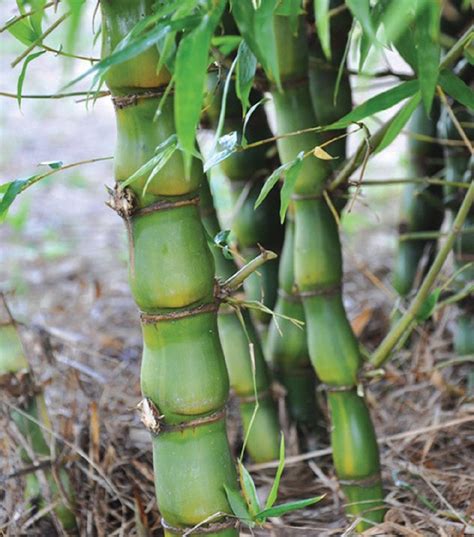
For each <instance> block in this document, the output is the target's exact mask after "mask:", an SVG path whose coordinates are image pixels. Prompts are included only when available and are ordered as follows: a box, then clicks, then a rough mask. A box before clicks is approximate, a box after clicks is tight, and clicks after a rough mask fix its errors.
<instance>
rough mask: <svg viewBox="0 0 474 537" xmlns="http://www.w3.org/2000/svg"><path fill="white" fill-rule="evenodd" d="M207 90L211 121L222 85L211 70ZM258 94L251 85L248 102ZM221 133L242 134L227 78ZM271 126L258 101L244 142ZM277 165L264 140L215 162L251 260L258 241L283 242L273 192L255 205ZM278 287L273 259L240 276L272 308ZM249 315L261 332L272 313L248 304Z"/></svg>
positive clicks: (265, 134)
mask: <svg viewBox="0 0 474 537" xmlns="http://www.w3.org/2000/svg"><path fill="white" fill-rule="evenodd" d="M209 89H210V92H209V94H210V95H213V97H212V100H211V101H210V103H209V105H208V107H207V116H208V118H209V120H210V122H211V124H212V125H213V126H214V127H215V126H216V125H217V123H218V119H219V113H220V109H221V104H222V95H223V85H222V83H219V84H218V82H217V76H216V75H215V74H210V75H209ZM262 99H263V94H262V93H261V92H259V91H257V90H255V89H253V90H252V91H251V92H250V96H249V100H250V104H251V105H254V104H256V103H258V102H259V101H261V100H262ZM225 106H226V114H225V118H224V128H223V132H224V133H229V132H236V133H237V137H238V139H239V141H240V140H241V138H242V125H243V114H242V106H241V103H240V100H239V99H238V97H237V94H236V90H235V83H234V81H230V84H229V91H228V94H227V98H226V101H225ZM271 136H272V132H271V130H270V127H269V125H268V120H267V116H266V113H265V109H264V107H263V106H262V105H261V106H259V107H258V108H257V109H256V110H255V111H254V112H253V114H252V116H251V118H250V120H249V121H248V124H247V126H246V130H245V137H246V140H247V143H249V144H251V143H252V142H256V141H258V140H262V139H266V138H270V137H271ZM277 165H278V156H277V154H276V148H275V145H274V144H270V145H268V144H266V145H262V146H259V147H255V148H252V149H247V150H245V151H241V152H237V153H234V154H233V155H231V156H230V157H229V158H227V159H226V160H224V161H223V162H222V163H221V164H220V169H221V170H222V172H223V173H224V175H225V176H226V177H227V178H228V179H229V183H230V189H231V198H232V206H233V210H234V212H233V219H232V223H231V229H232V232H233V233H234V235H235V237H236V239H237V243H238V246H239V248H240V250H241V253H242V255H243V257H244V258H245V259H246V260H250V259H252V258H254V257H255V256H256V255H258V254H259V245H262V246H263V247H264V248H267V249H269V250H272V251H274V252H276V253H279V252H280V250H281V247H282V242H283V226H282V225H281V223H280V219H279V196H278V192H276V191H275V192H272V193H271V194H270V195H269V196H268V198H267V199H266V200H265V201H264V202H263V203H262V204H261V205H260V206H259V207H258V208H257V209H256V210H255V209H254V205H255V201H256V199H257V197H258V194H259V192H260V190H261V188H262V184H263V181H264V180H265V178H266V177H268V175H269V173H271V171H272V170H273V169H274V168H275V167H276V166H277ZM277 288H278V260H273V261H269V262H267V263H265V265H263V266H262V267H261V268H260V269H259V270H258V272H256V273H254V274H252V275H251V276H250V277H249V278H248V279H247V280H246V281H245V291H246V295H247V298H248V300H255V301H261V302H262V303H263V304H264V305H265V306H267V307H268V308H270V309H273V307H274V305H275V302H276V298H277ZM252 315H253V316H254V317H255V319H256V321H258V324H259V329H260V332H261V334H260V335H261V336H262V337H264V336H265V326H262V324H263V325H266V324H268V323H269V322H270V318H271V316H270V315H269V314H267V313H265V312H263V311H261V310H253V311H252Z"/></svg>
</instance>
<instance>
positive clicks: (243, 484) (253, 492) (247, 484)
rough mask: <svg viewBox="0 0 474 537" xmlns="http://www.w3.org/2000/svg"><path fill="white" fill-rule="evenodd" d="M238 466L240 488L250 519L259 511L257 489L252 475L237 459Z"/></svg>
mask: <svg viewBox="0 0 474 537" xmlns="http://www.w3.org/2000/svg"><path fill="white" fill-rule="evenodd" d="M238 468H239V479H240V488H241V489H242V494H243V495H244V499H245V501H246V503H247V506H248V508H249V512H250V515H251V517H252V519H253V518H254V517H255V516H256V514H257V513H258V512H259V511H260V503H259V501H258V496H257V489H256V488H255V483H254V482H253V479H252V476H251V475H250V474H249V472H248V470H247V468H245V466H244V465H243V464H242V462H241V461H240V460H239V461H238Z"/></svg>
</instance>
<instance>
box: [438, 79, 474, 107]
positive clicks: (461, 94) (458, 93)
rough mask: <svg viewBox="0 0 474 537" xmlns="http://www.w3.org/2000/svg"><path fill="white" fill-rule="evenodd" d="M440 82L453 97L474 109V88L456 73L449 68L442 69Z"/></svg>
mask: <svg viewBox="0 0 474 537" xmlns="http://www.w3.org/2000/svg"><path fill="white" fill-rule="evenodd" d="M439 84H440V86H441V87H442V88H443V90H444V91H445V92H446V93H447V94H448V95H450V96H451V97H452V98H453V99H456V101H458V102H460V103H461V104H463V105H464V106H466V107H467V108H470V109H471V110H473V109H474V90H473V89H472V88H470V87H469V86H468V85H467V84H466V83H465V82H464V81H463V80H461V79H460V78H459V77H458V76H456V75H455V74H454V73H452V72H451V71H448V70H444V71H441V73H440V75H439Z"/></svg>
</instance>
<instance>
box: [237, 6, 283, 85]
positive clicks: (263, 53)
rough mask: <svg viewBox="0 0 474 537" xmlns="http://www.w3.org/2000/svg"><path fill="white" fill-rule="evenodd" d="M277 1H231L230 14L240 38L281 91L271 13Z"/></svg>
mask: <svg viewBox="0 0 474 537" xmlns="http://www.w3.org/2000/svg"><path fill="white" fill-rule="evenodd" d="M277 5H278V0H265V1H264V2H260V3H258V4H254V3H253V2H252V0H232V13H233V15H234V20H235V22H236V23H237V26H238V27H239V30H240V33H241V34H242V37H243V38H244V39H245V41H246V42H247V44H248V46H249V48H250V49H251V50H252V52H253V53H254V54H255V56H256V58H257V60H258V61H259V62H260V63H261V64H262V67H263V69H264V70H265V72H266V74H267V76H268V78H270V80H272V81H274V82H275V83H276V85H277V87H278V88H279V89H281V82H280V70H279V67H278V56H277V43H276V38H275V31H274V28H273V11H274V9H275V7H276V6H277Z"/></svg>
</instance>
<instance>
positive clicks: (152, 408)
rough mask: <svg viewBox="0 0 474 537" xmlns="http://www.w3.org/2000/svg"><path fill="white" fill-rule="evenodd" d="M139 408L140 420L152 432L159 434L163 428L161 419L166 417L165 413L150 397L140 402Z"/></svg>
mask: <svg viewBox="0 0 474 537" xmlns="http://www.w3.org/2000/svg"><path fill="white" fill-rule="evenodd" d="M137 409H138V410H139V411H140V420H141V422H142V423H143V425H144V426H145V427H146V428H147V429H148V430H149V431H150V432H151V433H152V434H158V433H159V432H160V429H161V421H162V420H163V418H164V417H165V416H164V414H161V413H160V411H159V410H158V407H157V406H156V405H155V404H154V403H153V401H152V400H151V399H148V397H145V398H144V399H142V400H141V401H140V402H139V403H138V405H137Z"/></svg>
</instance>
